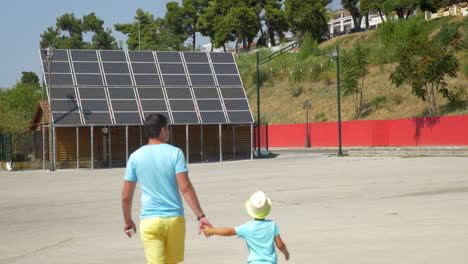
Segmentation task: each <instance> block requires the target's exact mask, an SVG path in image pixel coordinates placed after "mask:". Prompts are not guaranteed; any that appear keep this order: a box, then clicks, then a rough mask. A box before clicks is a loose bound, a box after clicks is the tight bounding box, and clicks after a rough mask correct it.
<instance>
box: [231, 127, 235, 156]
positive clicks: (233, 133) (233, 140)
mask: <svg viewBox="0 0 468 264" xmlns="http://www.w3.org/2000/svg"><path fill="white" fill-rule="evenodd" d="M232 159H233V160H236V125H232Z"/></svg>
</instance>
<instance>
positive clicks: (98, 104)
mask: <svg viewBox="0 0 468 264" xmlns="http://www.w3.org/2000/svg"><path fill="white" fill-rule="evenodd" d="M81 107H82V108H83V112H108V111H109V107H108V106H107V100H83V99H81Z"/></svg>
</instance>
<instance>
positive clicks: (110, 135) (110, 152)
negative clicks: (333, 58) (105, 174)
mask: <svg viewBox="0 0 468 264" xmlns="http://www.w3.org/2000/svg"><path fill="white" fill-rule="evenodd" d="M107 133H108V135H109V168H112V133H111V127H109V128H108V131H107Z"/></svg>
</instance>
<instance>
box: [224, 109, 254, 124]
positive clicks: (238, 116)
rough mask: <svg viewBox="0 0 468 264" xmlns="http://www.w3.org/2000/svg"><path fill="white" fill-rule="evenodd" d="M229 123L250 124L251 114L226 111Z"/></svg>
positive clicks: (248, 112) (251, 120)
mask: <svg viewBox="0 0 468 264" xmlns="http://www.w3.org/2000/svg"><path fill="white" fill-rule="evenodd" d="M227 113H228V116H229V121H230V122H231V123H252V122H253V119H252V114H251V113H250V111H237V112H230V111H228V112H227Z"/></svg>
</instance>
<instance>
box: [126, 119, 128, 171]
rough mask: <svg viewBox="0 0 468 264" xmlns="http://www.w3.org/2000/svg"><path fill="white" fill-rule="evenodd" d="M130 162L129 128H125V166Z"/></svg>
mask: <svg viewBox="0 0 468 264" xmlns="http://www.w3.org/2000/svg"><path fill="white" fill-rule="evenodd" d="M127 162H128V126H125V165H127Z"/></svg>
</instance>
